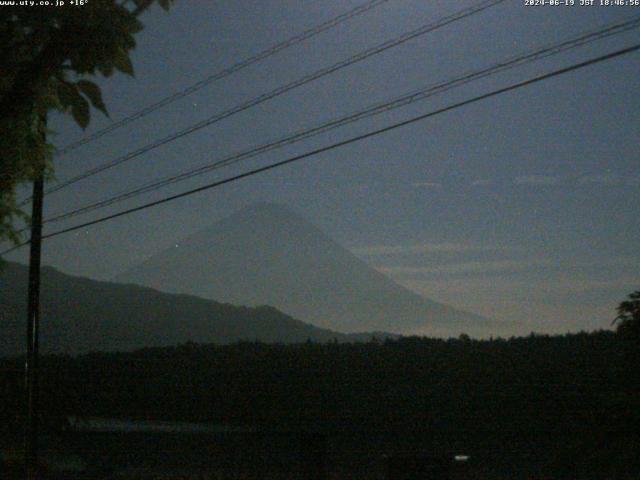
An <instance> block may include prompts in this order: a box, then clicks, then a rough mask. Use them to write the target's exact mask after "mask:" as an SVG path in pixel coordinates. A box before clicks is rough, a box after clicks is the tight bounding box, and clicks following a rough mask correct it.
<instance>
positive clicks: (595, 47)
mask: <svg viewBox="0 0 640 480" xmlns="http://www.w3.org/2000/svg"><path fill="white" fill-rule="evenodd" d="M359 3H363V2H362V0H360V1H345V0H342V1H336V0H309V1H293V0H292V1H275V0H273V1H271V0H254V1H249V0H238V1H235V2H202V1H193V0H192V1H188V0H180V1H178V2H177V3H176V6H175V8H174V9H172V11H171V12H170V13H169V14H166V13H164V12H163V11H162V10H160V9H159V8H155V9H153V10H152V11H150V12H149V13H148V14H147V15H145V16H144V17H143V22H144V24H145V30H144V31H143V32H142V33H141V34H140V35H139V37H138V47H137V49H136V51H135V53H134V56H133V62H134V66H135V69H136V78H135V79H130V78H127V77H125V76H123V75H116V76H114V77H112V78H111V79H107V80H100V82H99V83H100V85H101V86H102V87H103V91H104V95H105V100H106V103H107V106H108V108H109V112H110V114H111V119H112V120H118V119H120V118H122V117H123V116H126V115H128V114H131V113H133V112H135V111H136V110H138V109H140V108H142V107H144V106H146V105H148V104H149V103H152V102H154V101H156V100H158V99H160V98H162V97H164V96H166V95H169V94H171V93H174V92H176V91H178V90H180V89H183V88H186V87H188V86H189V85H191V84H192V83H194V82H196V81H198V80H200V79H202V78H204V77H206V76H208V75H210V74H212V73H215V72H216V71H218V70H220V69H222V68H225V67H227V66H229V65H231V64H233V63H235V62H236V61H238V60H241V59H243V58H245V57H248V56H250V55H252V54H255V53H257V52H258V51H260V50H262V49H264V48H266V47H268V46H270V45H273V44H274V43H277V42H278V41H281V40H284V39H286V38H288V37H290V36H292V35H293V34H296V33H299V32H301V31H302V30H304V29H306V28H310V27H312V26H314V25H317V24H319V23H321V22H323V21H325V20H328V19H330V18H331V17H333V16H336V15H338V14H340V13H342V12H345V11H347V10H349V9H350V8H352V7H353V6H355V5H357V4H359ZM477 3H478V2H477V1H474V2H467V1H457V0H456V1H451V0H447V1H444V0H443V1H424V0H420V1H418V0H414V1H410V0H406V1H405V0H390V1H389V2H387V3H386V4H384V5H383V6H381V7H379V8H376V9H375V10H373V11H371V12H368V13H366V14H364V15H362V16H359V17H358V18H356V19H353V20H351V21H349V22H346V23H344V24H342V25H341V26H339V27H338V28H335V29H333V30H331V31H329V32H326V33H324V34H321V35H319V36H317V37H315V38H313V39H312V40H310V41H308V42H305V43H303V44H302V45H298V46H296V47H294V48H291V49H288V50H286V51H284V52H281V53H279V54H277V55H276V56H274V57H271V58H270V59H268V60H267V61H264V62H261V63H259V64H256V65H254V66H252V67H250V68H248V69H245V70H243V71H242V72H241V73H239V74H237V75H233V76H232V77H229V78H227V79H225V80H223V81H220V82H217V83H215V84H213V85H210V86H208V87H207V88H204V89H202V90H200V91H199V92H197V93H196V94H194V95H191V96H189V97H187V98H184V99H182V100H180V101H179V102H176V103H174V104H172V105H170V106H168V107H166V108H164V109H161V110H159V111H158V112H155V113H154V114H152V115H149V116H148V117H145V118H144V119H142V120H140V121H137V122H135V123H132V124H130V125H128V126H127V127H126V128H123V129H120V130H118V131H117V132H114V133H112V134H109V135H106V136H104V137H102V138H101V139H99V140H97V141H95V142H92V143H91V144H89V145H86V146H84V147H83V148H80V149H78V150H76V151H75V152H73V154H70V155H68V156H65V157H62V158H59V159H57V161H56V168H57V176H58V178H59V179H60V180H64V179H66V178H69V177H70V176H72V175H75V174H77V173H79V172H81V171H83V170H84V169H86V168H89V167H91V166H93V165H97V164H99V163H102V162H104V161H107V160H111V159H113V158H116V157H118V156H120V155H122V154H124V153H126V152H128V151H130V150H133V149H135V148H138V147H140V146H143V145H145V144H147V143H149V142H151V141H153V140H156V139H157V138H160V137H162V136H164V135H167V134H169V133H171V132H174V131H176V130H179V129H181V128H184V127H186V126H188V125H190V124H192V123H195V122H197V121H199V120H202V119H204V118H207V117H209V116H211V115H213V114H215V113H216V112H219V111H222V110H225V109H227V108H230V107H232V106H234V105H236V104H238V103H240V102H243V101H246V100H248V99H250V98H252V97H255V96H256V95H259V94H261V93H264V92H267V91H269V90H272V89H273V88H276V87H278V86H280V85H283V84H285V83H288V82H290V81H292V80H295V79H297V78H299V77H301V76H303V75H305V74H308V73H311V72H314V71H316V70H318V69H320V68H322V67H325V66H328V65H330V64H332V63H335V62H337V61H340V60H342V59H344V58H346V57H348V56H351V55H353V54H355V53H357V52H359V51H361V50H363V49H365V48H368V47H370V46H373V45H376V44H379V43H381V42H383V41H385V40H387V39H390V38H393V37H395V36H397V35H399V34H401V33H403V32H405V31H408V30H411V29H413V28H417V27H418V26H420V25H422V24H426V23H430V22H433V21H435V20H437V19H439V18H441V17H443V16H445V15H447V14H450V13H453V12H454V11H457V10H460V9H462V8H464V7H466V6H469V5H473V4H477ZM576 3H579V0H576ZM634 15H640V8H633V7H628V8H627V7H600V6H593V7H584V6H579V5H576V6H573V7H569V6H562V7H559V6H558V7H552V6H544V7H540V6H538V7H531V6H526V5H525V2H524V0H507V1H506V2H505V3H504V4H502V5H499V6H496V7H493V8H491V9H488V10H487V11H485V12H483V13H480V14H477V15H474V16H472V17H470V18H467V19H464V20H461V21H458V22H455V23H454V24H452V25H449V26H447V27H444V28H442V29H440V30H438V31H437V32H433V33H431V34H427V35H425V36H422V37H420V38H419V39H416V40H413V41H410V42H407V43H406V44H404V45H402V46H400V47H397V48H394V49H391V50H388V51H386V52H384V53H382V54H380V55H377V56H374V57H373V58H370V59H368V60H366V61H364V62H361V63H359V64H357V65H354V66H351V67H348V68H345V69H343V70H341V71H340V72H337V73H336V74H333V75H330V76H328V77H325V78H323V79H320V80H318V81H315V82H313V83H311V84H309V85H306V86H304V87H302V88H299V89H297V90H295V91H293V92H290V93H288V94H285V95H283V96H281V97H279V98H277V99H274V100H271V101H268V102H266V103H264V104H262V105H260V106H258V107H256V108H253V109H250V110H248V111H246V112H243V113H241V114H238V115H235V116H234V117H232V118H230V119H227V120H224V121H222V122H220V123H218V124H216V125H214V126H211V127H208V128H205V129H202V130H200V131H198V132H197V133H194V134H191V135H189V136H186V137H184V138H182V139H180V140H178V141H175V142H173V143H171V144H169V145H166V146H165V147H162V148H159V149H156V150H154V151H153V152H150V153H148V154H145V155H143V156H141V157H138V158H137V159H135V160H133V161H131V162H128V163H127V164H126V165H123V166H121V167H118V168H114V169H112V170H110V171H109V172H105V173H104V174H101V175H98V176H95V177H93V178H91V179H89V180H86V181H84V182H80V183H78V184H76V185H75V186H74V187H72V188H68V189H65V190H64V191H61V192H58V193H55V194H52V195H50V196H48V197H47V198H46V202H45V203H46V214H47V215H53V214H56V213H60V212H63V211H66V210H68V209H70V208H74V207H77V206H81V205H84V204H85V203H87V202H91V201H95V200H99V199H103V198H107V197H108V196H110V195H112V194H114V193H119V192H121V191H124V190H127V189H128V188H130V187H133V186H135V185H137V184H139V183H143V182H146V181H148V180H151V179H154V178H162V177H164V176H165V175H167V174H171V173H175V172H180V171H183V170H184V169H187V168H189V167H193V166H197V165H200V164H203V163H206V162H208V161H213V160H216V159H219V158H221V157H223V156H225V155H227V154H229V153H234V152H236V151H239V150H242V149H244V148H247V147H250V146H253V145H258V144H261V143H263V142H266V141H269V140H272V139H275V138H279V137H281V136H283V135H286V134H288V133H292V132H294V131H297V130H299V129H301V128H304V127H307V126H312V125H315V124H317V123H319V122H321V121H323V120H329V119H332V118H334V117H338V116H340V115H342V114H346V113H350V112H352V111H356V110H358V109H361V108H363V107H366V106H368V105H370V104H373V103H376V102H380V101H384V100H387V99H390V98H392V97H395V96H397V95H400V94H402V93H405V92H409V91H411V90H415V89H417V88H420V87H423V86H426V85H429V84H432V83H435V82H438V81H442V80H446V79H450V78H455V77H456V76H458V75H460V74H463V73H466V72H468V71H472V70H474V69H478V68H481V67H483V66H488V65H491V64H494V63H495V62H497V61H500V60H502V59H504V58H507V57H510V56H513V55H515V54H518V53H521V52H527V51H529V50H531V49H533V48H535V47H537V46H542V45H546V44H549V43H553V42H558V41H561V40H563V39H567V38H570V37H572V36H573V35H576V34H577V33H579V32H582V31H587V30H590V29H594V28H596V27H598V26H599V25H604V24H609V23H611V22H614V21H621V20H624V19H628V18H631V17H632V16H634ZM639 40H640V32H639V31H638V30H634V31H632V32H629V33H626V34H624V35H620V36H617V37H615V38H611V39H607V40H604V41H601V42H598V43H596V44H592V45H589V46H587V47H585V48H581V49H577V50H575V51H572V52H568V53H564V54H561V55H559V56H558V57H554V58H551V59H547V60H544V61H541V62H536V63H534V64H531V65H528V66H526V67H524V68H519V69H515V70H512V71H510V72H508V73H505V74H501V75H498V76H495V77H491V78H490V79H486V80H483V81H479V82H475V83H473V84H471V85H467V86H465V87H462V88H459V89H456V90H454V91H451V92H448V93H445V94H443V95H439V96H437V97H434V98H432V99H429V100H427V101H423V102H418V103H416V104H414V105H412V106H409V107H405V108H401V109H399V110H396V111H394V112H392V113H389V114H384V115H380V116H377V117H374V118H372V119H369V120H365V121H362V122H359V123H357V124H354V125H351V126H348V127H346V128H343V129H339V130H335V131H333V132H330V133H328V134H325V135H322V136H319V137H316V138H314V139H312V140H308V141H305V142H301V143H300V144H296V145H295V146H290V147H287V148H284V149H281V150H278V151H277V152H272V153H269V154H267V155H264V156H261V157H258V158H255V159H252V160H250V161H246V162H243V163H241V164H239V165H238V166H236V167H233V168H228V169H225V170H218V171H217V172H213V173H210V174H208V175H205V176H203V177H199V178H196V179H192V180H189V181H186V182H183V183H180V184H177V185H174V186H172V187H170V188H165V189H163V190H160V191H157V192H155V193H152V194H149V195H146V196H143V197H139V198H137V199H134V200H131V201H129V202H124V203H121V204H118V205H115V206H113V207H111V208H110V209H106V210H104V211H101V213H106V212H114V211H117V210H120V209H121V208H123V207H125V206H133V205H137V204H139V203H141V202H143V201H144V200H150V199H155V198H160V197H162V196H165V195H167V194H170V193H174V192H179V191H183V190H186V189H188V188H192V187H195V186H198V185H201V184H204V183H207V182H210V181H212V180H213V179H215V178H222V177H224V176H227V175H229V174H231V173H235V172H240V171H243V170H245V169H248V168H250V167H254V166H256V165H264V164H266V163H268V162H270V161H276V160H280V159H283V158H286V157H288V156H291V155H293V154H296V153H301V152H304V151H307V150H310V149H312V148H314V147H318V146H321V145H325V144H329V143H331V142H335V141H338V140H340V139H343V138H347V137H349V136H352V135H354V134H357V133H362V132H365V131H368V130H370V129H374V128H379V127H382V126H385V125H387V124H390V123H393V122H394V121H398V120H401V119H405V118H409V117H411V116H414V115H417V114H419V113H423V112H427V111H430V110H433V109H436V108H438V107H442V106H445V105H448V104H450V103H452V102H455V101H459V100H462V99H465V98H469V97H471V96H474V95H477V94H480V93H483V92H486V91H489V90H491V89H494V88H498V87H500V86H504V85H507V84H509V83H511V82H514V81H517V80H522V79H525V78H527V77H529V76H533V75H537V74H541V73H544V72H547V71H550V70H552V69H554V68H558V67H560V66H564V65H569V64H571V63H575V62H577V61H580V60H583V59H587V58H590V57H593V56H596V55H598V54H602V53H605V52H609V51H613V50H615V49H618V48H621V47H623V46H628V45H632V44H635V43H638V41H639ZM639 92H640V54H638V53H634V54H631V55H629V56H626V57H623V58H619V59H615V60H612V61H610V62H607V63H602V64H599V65H597V66H593V67H589V68H586V69H583V70H580V71H578V72H575V73H572V74H569V75H566V76H562V77H557V78H554V79H552V80H549V81H546V82H543V83H539V84H536V85H534V86H531V87H527V88H525V89H520V90H517V91H514V92H510V93H507V94H504V95H501V96H499V97H496V98H492V99H489V100H487V101H484V102H481V103H476V104H474V105H472V106H468V107H464V108H461V109H458V110H456V111H453V112H449V113H447V114H444V115H439V116H437V117H434V118H432V119H429V120H427V121H424V122H420V123H417V124H413V125H411V126H409V127H406V128H403V129H400V130H396V131H393V132H390V133H387V134H384V135H380V136H378V137H375V138H372V139H369V140H366V141H363V142H359V143H357V144H353V145H350V146H348V147H345V148H342V149H339V150H335V151H333V152H330V153H327V154H323V155H319V156H317V157H313V158H312V159H308V160H305V161H304V162H301V163H296V164H293V165H290V166H287V167H284V168H281V169H277V170H275V171H272V172H269V173H266V174H263V175H259V176H255V177H252V178H250V179H246V180H242V181H240V182H236V183H234V184H231V185H227V186H225V187H222V188H219V189H215V190H212V191H208V192H206V193H201V194H198V195H195V196H191V197H189V198H185V199H182V200H179V201H176V202H172V203H170V204H166V205H164V206H161V207H158V208H154V209H150V210H146V211H144V212H141V213H137V214H134V215H131V216H128V217H126V218H121V219H117V220H114V221H111V222H107V223H104V224H102V225H100V226H96V227H92V228H90V229H88V230H86V231H83V232H79V233H74V234H71V235H65V236H61V237H58V238H56V239H52V240H50V241H48V242H47V243H46V246H45V249H44V257H43V259H44V263H46V264H51V265H54V266H56V267H58V268H60V269H61V270H63V271H65V272H69V273H72V274H79V275H86V276H89V277H92V278H97V279H109V278H112V277H113V276H114V275H116V274H117V273H120V272H121V271H123V270H125V269H126V268H128V267H129V266H131V265H133V264H135V263H137V262H140V261H141V260H142V259H144V258H146V257H147V256H148V255H150V254H152V253H155V252H156V251H158V250H160V249H162V248H165V247H167V246H169V245H171V244H175V243H176V242H178V241H179V239H180V238H182V237H183V236H186V235H188V234H190V233H193V232H195V231H197V230H199V229H200V228H202V227H206V226H208V225H210V224H211V223H213V222H215V221H216V220H218V219H220V218H222V217H224V216H226V215H228V214H230V213H231V212H233V211H235V210H237V209H239V208H241V207H243V206H245V205H247V204H249V203H252V202H255V201H271V202H277V203H281V204H283V205H287V206H289V207H290V208H292V209H294V210H295V211H297V212H298V213H300V214H301V215H302V216H304V217H306V218H307V219H309V220H310V221H312V222H313V223H315V224H316V225H318V226H319V227H321V228H322V229H323V230H325V231H326V232H327V233H328V234H329V235H331V236H332V237H334V238H335V239H336V240H338V241H339V242H341V243H342V244H343V245H345V246H347V247H348V248H349V249H351V250H352V251H353V252H354V253H356V254H357V255H359V256H360V257H361V258H363V259H364V260H366V261H367V262H368V263H370V264H371V265H373V266H375V267H376V268H377V269H379V270H380V271H382V272H385V273H386V274H388V275H389V276H390V277H391V278H393V279H395V280H396V281H397V282H399V283H401V284H403V285H405V286H408V287H410V288H411V289H413V290H415V291H416V292H419V293H421V294H424V295H425V296H428V297H430V298H432V299H435V300H439V301H442V302H445V303H449V304H451V305H453V306H456V307H460V308H465V309H467V310H469V311H473V312H476V313H479V314H482V315H486V316H489V317H493V318H496V319H498V320H515V321H517V322H520V323H521V324H522V331H523V332H529V331H532V330H535V331H537V332H564V331H567V330H579V329H583V328H585V329H592V328H600V327H607V326H608V325H609V322H610V321H611V319H612V318H613V316H614V308H615V306H616V305H617V303H618V302H619V301H621V300H622V299H623V298H624V297H625V296H626V295H627V294H628V293H630V292H631V291H632V290H634V289H638V288H640V278H639V277H640V276H639V275H638V265H639V263H640V253H638V246H639V239H640V223H639V222H638V213H637V212H638V211H639V209H638V207H640V172H639V169H638V165H639V162H638V161H639V159H640V158H639V156H640V155H639V147H638V145H639V142H638V140H639V133H640V94H639ZM109 122H110V120H109V119H106V118H104V117H102V116H101V114H100V113H97V112H93V119H92V124H91V127H90V128H89V129H88V130H87V132H86V133H91V132H93V131H95V130H97V129H98V128H100V127H104V126H107V125H108V124H109ZM50 124H51V125H52V127H53V128H54V130H56V132H57V134H56V136H55V137H54V142H55V143H56V145H58V146H63V145H65V144H67V143H69V142H71V141H73V140H75V139H78V138H81V137H82V135H83V133H82V132H81V131H80V129H79V128H77V127H76V126H75V125H74V124H73V123H72V122H71V120H70V119H69V118H66V117H59V116H52V118H51V121H50ZM97 213H98V212H93V213H91V214H88V215H86V216H85V217H77V218H75V219H73V220H70V221H69V222H67V223H59V224H55V225H49V226H48V227H47V229H46V231H53V230H54V229H58V228H60V227H63V226H70V225H73V224H75V223H76V222H78V221H80V220H89V219H91V218H94V217H96V216H97ZM221 254H224V252H221ZM9 258H10V259H25V258H26V257H25V252H21V253H18V254H14V255H12V256H10V257H9Z"/></svg>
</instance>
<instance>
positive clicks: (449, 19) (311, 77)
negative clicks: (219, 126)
mask: <svg viewBox="0 0 640 480" xmlns="http://www.w3.org/2000/svg"><path fill="white" fill-rule="evenodd" d="M504 1H505V0H484V1H482V2H480V3H479V4H478V5H475V6H473V7H468V8H466V9H463V10H460V11H458V12H456V13H454V14H452V15H449V16H446V17H443V18H441V19H440V20H438V21H436V22H434V23H430V24H427V25H423V26H422V27H420V28H417V29H415V30H412V31H410V32H406V33H404V34H402V35H400V36H399V37H396V38H394V39H391V40H387V41H386V42H384V43H382V44H380V45H377V46H375V47H372V48H369V49H367V50H364V51H362V52H360V53H358V54H356V55H354V56H351V57H349V58H347V59H345V60H342V61H340V62H337V63H335V64H333V65H330V66H328V67H325V68H322V69H320V70H317V71H316V72H313V73H311V74H308V75H305V76H303V77H301V78H299V79H298V80H295V81H293V82H290V83H288V84H286V85H283V86H281V87H278V88H276V89H275V90H271V91H270V92H267V93H263V94H261V95H259V96H257V97H255V98H253V99H251V100H249V101H247V102H245V103H242V104H240V105H238V106H235V107H233V108H231V109H229V110H225V111H224V112H221V113H218V114H215V115H213V116H212V117H209V118H207V119H205V120H202V121H200V122H198V123H195V124H193V125H191V126H189V127H187V128H185V129H183V130H181V131H179V132H176V133H173V134H171V135H168V136H166V137H164V138H162V139H159V140H156V141H155V142H153V143H151V144H148V145H145V146H144V147H141V148H139V149H137V150H134V151H132V152H129V153H127V154H126V155H124V156H122V157H119V158H116V159H114V160H111V161H109V162H106V163H104V164H102V165H99V166H97V167H95V168H93V169H90V170H88V171H86V172H84V173H81V174H79V175H77V176H75V177H72V178H70V179H69V180H66V181H64V182H61V183H60V184H58V185H56V186H54V187H51V188H49V189H47V190H46V191H45V194H51V193H54V192H57V191H59V190H62V189H63V188H66V187H68V186H70V185H72V184H74V183H77V182H79V181H81V180H84V179H86V178H88V177H91V176H93V175H96V174H98V173H101V172H103V171H105V170H108V169H110V168H113V167H115V166H117V165H120V164H122V163H124V162H127V161H129V160H131V159H133V158H136V157H138V156H140V155H142V154H144V153H147V152H149V151H151V150H154V149H156V148H158V147H161V146H163V145H166V144H168V143H170V142H173V141H175V140H178V139H180V138H182V137H184V136H186V135H189V134H191V133H193V132H196V131H198V130H201V129H202V128H205V127H208V126H210V125H212V124H214V123H217V122H219V121H221V120H223V119H226V118H228V117H231V116H232V115H235V114H236V113H240V112H243V111H245V110H248V109H249V108H252V107H254V106H256V105H259V104H261V103H264V102H266V101H267V100H271V99H273V98H275V97H278V96H280V95H283V94H285V93H287V92H289V91H291V90H293V89H295V88H298V87H301V86H303V85H306V84H308V83H310V82H312V81H315V80H317V79H319V78H322V77H325V76H327V75H329V74H331V73H334V72H336V71H338V70H341V69H343V68H346V67H348V66H350V65H353V64H355V63H358V62H361V61H363V60H365V59H367V58H369V57H372V56H374V55H377V54H379V53H382V52H384V51H386V50H389V49H391V48H394V47H397V46H399V45H402V44H404V43H406V42H408V41H409V40H412V39H414V38H417V37H419V36H421V35H425V34H427V33H430V32H433V31H435V30H437V29H439V28H442V27H444V26H446V25H449V24H451V23H454V22H456V21H458V20H462V19H463V18H466V17H469V16H471V15H474V14H477V13H480V12H482V11H484V10H486V9H488V8H491V7H493V6H495V5H498V4H500V3H502V2H504ZM27 201H29V198H27V199H26V200H24V201H23V202H22V203H21V204H20V205H24V204H25V203H26V202H27Z"/></svg>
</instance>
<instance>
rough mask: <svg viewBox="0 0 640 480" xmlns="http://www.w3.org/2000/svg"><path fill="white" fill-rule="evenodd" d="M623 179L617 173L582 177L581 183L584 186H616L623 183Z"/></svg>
mask: <svg viewBox="0 0 640 480" xmlns="http://www.w3.org/2000/svg"><path fill="white" fill-rule="evenodd" d="M621 180H622V179H621V178H620V176H619V175H616V174H615V173H600V174H595V175H585V176H583V177H580V179H579V180H578V182H579V183H581V184H583V185H616V184H618V183H621Z"/></svg>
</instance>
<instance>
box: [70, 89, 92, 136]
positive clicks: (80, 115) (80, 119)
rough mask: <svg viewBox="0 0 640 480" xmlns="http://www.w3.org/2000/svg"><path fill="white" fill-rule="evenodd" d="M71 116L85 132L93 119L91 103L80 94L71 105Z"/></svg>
mask: <svg viewBox="0 0 640 480" xmlns="http://www.w3.org/2000/svg"><path fill="white" fill-rule="evenodd" d="M71 115H73V119H74V120H75V121H76V123H77V124H78V125H80V126H81V127H82V129H83V130H84V129H85V128H87V125H89V119H90V118H91V113H90V111H89V102H87V101H86V100H85V98H84V97H83V96H82V95H80V94H78V96H77V97H76V98H75V99H74V101H73V103H72V104H71Z"/></svg>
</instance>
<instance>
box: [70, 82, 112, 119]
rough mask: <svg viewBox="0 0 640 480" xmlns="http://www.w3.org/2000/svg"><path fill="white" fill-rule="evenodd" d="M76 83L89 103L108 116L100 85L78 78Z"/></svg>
mask: <svg viewBox="0 0 640 480" xmlns="http://www.w3.org/2000/svg"><path fill="white" fill-rule="evenodd" d="M76 85H78V88H79V89H80V91H81V92H82V93H83V94H84V95H85V96H86V97H87V98H88V99H89V100H90V101H91V105H93V106H94V107H95V108H97V109H98V110H100V111H101V112H102V113H104V114H105V115H106V116H107V117H108V116H109V113H108V112H107V106H106V105H105V104H104V102H103V101H102V92H101V91H100V87H98V86H97V85H96V84H95V83H93V82H90V81H88V80H79V81H78V82H77V83H76Z"/></svg>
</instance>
